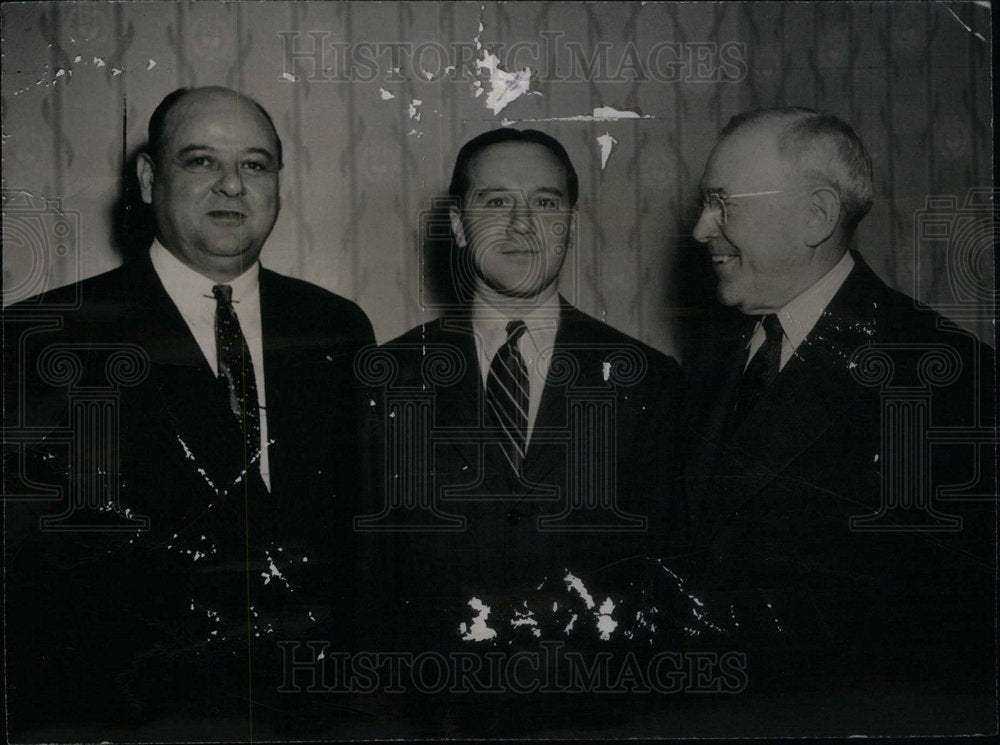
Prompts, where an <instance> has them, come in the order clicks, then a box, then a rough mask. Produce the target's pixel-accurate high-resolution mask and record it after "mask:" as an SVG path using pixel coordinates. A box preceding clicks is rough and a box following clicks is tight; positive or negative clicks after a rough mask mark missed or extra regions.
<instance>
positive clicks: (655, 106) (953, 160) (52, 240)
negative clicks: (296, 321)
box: [2, 2, 995, 353]
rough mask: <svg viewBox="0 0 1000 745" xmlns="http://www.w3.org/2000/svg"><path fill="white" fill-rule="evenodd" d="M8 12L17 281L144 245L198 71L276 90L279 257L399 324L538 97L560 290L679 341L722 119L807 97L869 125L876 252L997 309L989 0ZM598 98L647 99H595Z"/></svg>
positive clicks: (954, 307) (946, 307)
mask: <svg viewBox="0 0 1000 745" xmlns="http://www.w3.org/2000/svg"><path fill="white" fill-rule="evenodd" d="M2 14H3V17H2V22H3V27H2V33H3V86H2V107H3V144H4V147H3V187H4V235H3V238H4V302H5V304H6V303H9V302H12V301H14V300H17V299H22V298H24V297H27V296H28V295H31V294H34V293H35V292H37V291H40V290H42V289H46V288H49V287H54V286H58V285H61V284H65V283H67V282H70V281H73V280H74V279H76V278H78V277H81V276H90V275H93V274H96V273H98V272H101V271H104V270H107V269H110V268H112V267H114V266H115V265H116V264H118V263H120V261H121V260H122V253H123V252H124V251H127V250H129V245H130V244H134V243H136V242H137V240H138V239H136V238H135V237H134V234H133V233H124V232H123V229H122V224H123V218H122V216H123V214H125V212H124V205H123V202H122V200H121V198H120V197H121V194H122V190H123V187H124V185H125V184H126V183H127V181H128V179H127V178H126V171H127V169H126V166H127V164H128V163H129V159H130V157H132V156H133V154H134V152H135V150H136V149H137V148H138V147H140V146H141V145H142V143H143V140H144V137H145V127H146V123H147V120H148V117H149V115H150V113H151V112H152V110H153V108H154V107H155V106H156V104H157V103H158V102H159V100H160V99H161V98H162V97H163V96H164V95H165V94H166V93H168V92H169V91H171V90H173V89H174V88H177V87H180V86H190V85H206V84H220V85H226V86H231V87H234V88H237V89H239V90H241V91H244V92H245V93H247V94H248V95H250V96H253V97H255V98H257V99H258V100H259V101H260V102H261V103H263V104H264V106H265V107H266V108H268V109H269V111H270V112H271V114H272V116H273V118H274V120H275V123H276V125H277V127H278V130H279V134H280V135H281V137H282V140H283V142H284V149H285V168H284V171H283V172H282V184H281V189H282V199H283V206H282V212H281V215H280V217H279V219H278V223H277V225H276V227H275V230H274V232H273V233H272V235H271V238H270V240H269V242H268V244H267V246H266V247H265V250H264V254H263V258H262V260H263V262H264V263H265V265H266V266H269V267H271V268H273V269H277V270H279V271H283V272H286V273H289V274H292V275H295V276H298V277H303V278H306V279H308V280H310V281H312V282H315V283H317V284H320V285H322V286H324V287H326V288H329V289H331V290H333V291H335V292H338V293H340V294H342V295H345V296H347V297H350V298H352V299H354V300H356V301H357V302H358V303H360V305H361V306H362V307H363V308H364V309H365V311H367V313H368V314H369V316H370V317H371V319H372V322H373V323H374V325H375V330H376V333H377V335H378V338H379V340H380V341H384V340H387V339H389V338H392V337H393V336H395V335H397V334H399V333H401V332H402V331H404V330H406V329H407V328H409V327H411V326H413V325H414V324H416V323H418V322H419V321H421V320H425V319H428V318H431V317H433V316H435V315H436V311H435V310H434V309H433V307H428V305H429V303H430V301H431V299H432V297H431V295H429V294H428V293H427V292H426V291H425V289H426V288H425V283H424V282H423V280H422V276H423V274H424V269H425V268H426V267H427V266H428V261H427V256H426V251H427V250H428V249H427V247H426V245H425V241H424V240H422V237H421V236H422V234H423V233H424V232H425V231H426V230H427V229H430V228H432V227H433V226H434V224H435V223H434V220H433V214H434V212H433V210H432V207H433V205H434V198H435V197H436V196H439V195H440V194H441V193H442V192H443V191H444V190H445V189H446V187H447V181H448V178H449V176H450V170H451V167H452V164H453V162H454V157H455V153H456V152H457V149H458V148H459V147H460V146H461V144H462V143H464V142H465V141H466V140H468V139H469V138H471V137H473V136H475V135H476V134H478V133H480V132H482V131H484V130H487V129H490V128H493V127H496V126H499V125H500V124H501V122H505V123H507V122H516V123H519V124H516V125H515V126H532V127H535V128H539V129H543V130H545V131H547V132H549V133H551V134H553V135H554V136H556V137H557V138H559V139H560V140H561V141H562V142H563V143H564V144H565V146H566V147H567V149H568V151H569V152H570V155H571V157H572V158H573V160H574V162H575V163H576V166H577V169H578V171H579V173H580V182H581V199H580V203H579V209H580V223H579V232H578V236H579V238H578V244H577V246H576V250H575V255H574V256H573V260H571V261H569V262H567V266H566V268H565V270H564V275H563V278H562V284H561V289H562V291H563V292H564V293H565V294H566V295H567V296H568V297H569V298H570V299H571V300H573V301H574V302H576V303H577V304H578V305H579V306H580V307H581V308H582V309H583V310H585V311H587V312H589V313H591V314H593V315H596V316H599V317H603V318H605V319H606V320H607V321H608V322H609V323H611V324H612V325H614V326H616V327H618V328H620V329H622V330H624V331H626V332H628V333H631V334H633V335H636V336H638V337H639V338H641V339H643V340H645V341H647V342H649V343H651V344H653V345H654V346H656V347H658V348H660V349H663V350H665V351H668V352H674V353H676V352H677V351H678V349H679V345H680V340H681V338H682V336H683V329H684V327H685V324H686V322H687V321H689V320H691V319H692V318H694V317H696V316H697V315H698V313H699V312H700V311H699V307H700V306H699V304H700V302H701V300H702V295H703V291H704V284H705V282H704V277H705V271H704V266H703V262H702V261H701V260H700V255H701V254H700V252H699V250H698V247H697V245H696V244H694V243H693V242H692V241H691V239H690V237H689V236H690V231H691V228H692V227H693V225H694V221H695V219H696V217H697V206H696V197H697V183H698V179H699V178H700V175H701V171H702V166H703V164H704V161H705V159H706V157H707V155H708V153H709V151H710V149H711V146H712V144H713V141H714V137H715V134H716V132H717V131H718V129H719V128H720V127H721V126H722V125H723V124H724V123H725V122H726V121H727V120H728V118H729V117H730V116H731V115H732V114H734V113H737V112H739V111H741V110H744V109H748V108H755V107H759V106H778V105H792V104H794V105H805V106H810V107H815V108H821V109H825V110H829V111H832V112H834V113H836V114H839V115H841V116H843V117H845V118H846V119H847V120H848V121H850V122H851V123H853V124H854V126H855V127H856V128H857V129H858V131H859V132H860V134H861V135H862V137H863V138H864V139H865V140H866V142H867V143H868V145H869V146H870V148H871V151H872V154H873V157H874V161H875V170H876V202H875V206H874V208H873V210H872V212H871V214H870V215H869V217H868V218H866V220H865V221H864V222H863V223H862V226H861V229H860V231H859V235H858V239H857V246H858V248H859V250H861V251H862V253H863V254H864V255H865V256H866V257H867V259H868V260H869V262H870V263H871V264H872V266H873V267H874V269H875V270H876V271H877V272H878V273H879V274H880V275H881V276H882V277H883V278H885V279H886V280H887V281H888V282H889V283H890V284H892V285H894V286H895V287H897V288H899V289H901V290H903V291H905V292H908V293H910V294H916V295H917V296H919V297H920V298H921V299H923V300H924V301H926V302H929V303H931V304H933V305H935V306H937V307H939V308H941V309H942V310H943V311H944V312H945V313H947V314H949V315H952V316H953V317H955V318H957V319H960V321H961V322H962V323H963V324H964V325H966V326H967V327H969V328H972V329H974V330H975V331H976V332H977V333H979V334H980V335H981V336H982V337H983V338H988V337H989V336H990V335H991V333H992V332H991V327H990V325H989V318H990V317H991V316H992V305H991V304H992V302H993V289H992V288H993V275H992V269H993V263H992V262H993V245H994V242H995V220H994V218H993V217H992V211H991V210H992V202H991V199H992V186H993V183H992V131H991V111H992V106H991V87H990V73H989V70H990V64H991V60H990V48H991V47H990V11H989V10H988V9H987V8H984V7H981V4H977V3H971V2H969V3H962V2H952V3H947V4H945V3H926V4H925V3H921V2H912V3H911V2H907V3H903V2H900V3H882V2H853V3H842V2H826V3H824V2H817V3H791V2H789V3H765V4H741V3H724V4H712V3H687V4H675V3H637V2H636V3H592V4H584V3H505V4H501V3H495V2H486V3H478V2H474V3H451V2H443V3H430V2H428V3H403V2H397V3H391V2H389V3H366V2H337V3H320V2H271V3H187V2H178V3H173V2H143V3H103V2H101V3H85V2H79V3H54V2H49V3H24V4H19V3H5V4H4V5H3V8H2ZM491 55H493V56H491ZM491 60H495V61H497V62H498V63H499V71H498V72H496V73H493V76H494V77H493V79H491V77H490V75H491V73H490V70H489V67H488V66H489V64H490V61H491ZM477 62H478V63H480V64H481V65H485V67H477ZM525 68H528V70H529V72H523V71H524V69H525ZM518 71H522V72H521V74H518ZM504 81H507V82H506V83H504ZM504 85H508V86H510V94H509V96H508V98H510V99H511V100H509V101H508V102H506V105H504V106H502V108H498V107H499V106H500V105H501V104H503V103H504V101H500V102H496V101H494V100H493V99H495V98H496V97H497V96H498V95H499V93H500V92H501V91H502V90H503V86H504ZM515 94H517V95H515ZM491 102H492V103H493V104H494V105H493V108H489V107H488V104H490V103H491ZM601 107H610V108H611V109H614V110H616V111H618V112H630V114H628V115H626V117H622V115H618V117H619V118H615V119H604V120H596V121H595V120H594V116H593V114H594V110H595V109H598V108H601ZM605 135H607V137H605ZM608 147H610V152H602V149H604V150H606V149H607V148H608ZM602 161H606V162H602Z"/></svg>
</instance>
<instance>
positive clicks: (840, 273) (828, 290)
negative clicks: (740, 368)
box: [777, 251, 854, 350]
mask: <svg viewBox="0 0 1000 745" xmlns="http://www.w3.org/2000/svg"><path fill="white" fill-rule="evenodd" d="M853 268H854V259H853V258H852V257H851V252H850V251H847V252H845V253H844V255H843V257H842V258H841V259H840V261H838V262H837V263H836V264H835V265H834V267H833V268H832V269H831V270H830V271H828V272H827V273H826V274H824V275H823V276H822V277H821V278H820V280H819V281H818V282H816V283H815V284H814V285H813V286H812V287H810V288H809V289H807V290H806V291H805V292H802V293H801V294H799V295H798V296H796V297H795V298H793V299H792V300H791V301H790V302H789V303H788V304H787V305H785V306H784V307H783V308H782V309H781V310H779V311H778V313H777V315H778V320H779V321H781V329H782V331H784V332H785V336H786V337H787V338H788V341H789V343H790V344H791V347H792V349H793V350H795V349H798V348H799V345H800V344H801V343H802V342H803V341H805V338H806V337H807V336H808V335H809V332H810V331H812V330H813V328H814V327H815V326H816V323H817V322H818V321H819V319H820V316H822V315H823V311H824V310H825V309H826V306H827V305H829V304H830V301H831V300H833V296H834V295H836V294H837V290H839V289H840V286H841V285H842V284H844V280H846V279H847V275H848V274H850V273H851V269H853Z"/></svg>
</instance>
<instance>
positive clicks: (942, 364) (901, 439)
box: [684, 108, 995, 691]
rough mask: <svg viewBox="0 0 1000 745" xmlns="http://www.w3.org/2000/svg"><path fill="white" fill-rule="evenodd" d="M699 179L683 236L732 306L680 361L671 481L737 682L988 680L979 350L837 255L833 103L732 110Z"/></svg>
mask: <svg viewBox="0 0 1000 745" xmlns="http://www.w3.org/2000/svg"><path fill="white" fill-rule="evenodd" d="M701 190H702V196H703V200H704V202H703V209H702V212H701V215H700V217H699V219H698V222H697V224H696V225H695V228H694V237H695V239H697V240H698V241H699V242H701V243H703V244H704V245H705V246H706V248H707V249H708V253H709V258H710V260H711V262H712V267H713V269H714V272H715V275H716V277H717V279H718V288H717V297H718V300H719V302H720V303H721V304H722V305H724V306H731V307H735V308H736V309H738V310H739V311H740V313H741V316H740V317H741V318H742V321H743V322H742V324H741V326H740V328H738V329H735V330H733V331H731V332H717V333H714V334H710V335H707V336H706V338H705V342H704V344H703V346H702V348H701V349H700V350H699V351H698V353H697V355H696V359H695V360H693V362H692V364H691V367H690V369H689V379H690V381H691V383H690V386H689V391H688V401H687V407H688V416H687V420H686V421H687V423H688V425H687V434H688V437H686V438H685V440H684V442H685V444H686V446H687V453H686V465H685V483H686V486H687V490H688V499H689V504H690V511H691V515H692V521H693V532H694V540H695V544H696V546H697V548H698V550H697V552H696V555H695V557H694V564H695V567H696V568H697V569H698V571H699V573H700V576H701V584H702V587H703V589H704V591H705V593H706V598H705V599H706V603H708V604H709V605H710V606H713V605H714V607H725V608H729V609H731V611H730V614H729V615H730V619H729V625H730V627H731V629H732V630H733V631H734V633H736V634H737V638H738V639H740V640H741V644H743V645H744V646H743V648H744V649H745V650H746V651H748V652H749V679H750V681H751V687H754V686H760V685H762V684H763V685H765V686H767V685H776V684H777V685H782V684H786V685H787V686H788V687H789V688H792V687H794V688H795V689H796V690H804V689H806V688H807V687H808V686H809V685H822V686H823V687H825V688H826V689H827V690H829V686H832V685H836V683H835V681H853V682H854V683H856V682H857V681H858V680H864V681H865V682H866V684H869V685H876V686H890V688H891V689H892V690H899V688H898V687H899V686H905V690H908V691H909V690H919V689H923V688H924V687H926V688H927V689H929V688H930V687H931V686H933V685H940V684H942V681H945V682H946V684H947V685H948V686H949V688H950V689H952V690H957V689H958V688H961V687H962V686H965V685H974V684H975V683H974V682H975V681H986V680H995V676H993V675H992V673H991V671H990V670H989V669H987V668H989V667H990V665H992V661H993V660H994V659H995V658H994V653H993V640H992V639H993V631H994V628H995V622H994V619H993V615H992V612H991V609H992V598H993V591H992V589H991V588H992V579H993V576H994V575H993V572H994V567H995V562H994V560H993V556H994V554H993V551H992V548H993V535H994V534H993V532H992V527H993V525H994V523H995V502H993V501H990V500H991V495H992V494H993V493H995V488H994V486H993V480H992V477H991V475H990V474H991V473H992V471H991V467H992V466H991V464H992V457H993V454H992V451H991V450H990V448H989V446H988V444H984V445H977V443H976V439H977V437H978V438H979V439H980V440H982V439H984V438H983V437H981V436H980V435H982V434H983V433H989V432H990V430H991V427H992V400H991V398H992V393H991V389H992V370H993V352H992V350H990V349H989V348H988V347H986V346H984V345H982V344H980V343H979V342H978V341H977V340H976V339H975V338H973V337H972V336H971V335H970V334H968V333H966V332H963V331H961V330H960V329H958V328H957V327H956V326H954V325H953V324H951V323H950V322H948V321H947V320H946V319H944V318H943V317H941V316H940V315H938V314H937V313H935V312H934V311H932V310H930V309H928V308H926V307H923V306H920V305H919V304H918V303H916V302H915V301H914V300H913V299H911V298H909V297H907V296H905V295H902V294H900V293H899V292H896V291H894V290H893V289H890V288H889V287H888V286H887V285H886V284H885V283H884V282H883V281H882V280H881V279H879V278H878V277H877V276H876V275H875V273H874V272H873V271H872V270H871V269H870V268H869V267H868V265H867V264H866V263H865V261H864V260H863V259H862V258H861V255H860V254H858V253H857V252H855V251H850V250H848V246H849V244H850V242H851V240H852V238H853V236H854V233H855V229H856V227H857V225H858V223H859V222H860V221H861V219H862V218H863V217H864V216H865V214H866V213H867V212H868V210H869V208H870V207H871V205H872V201H873V185H872V166H871V159H870V157H869V155H868V153H867V152H866V149H865V147H864V145H863V144H862V142H861V140H860V139H859V138H858V136H857V134H856V133H855V132H854V130H853V129H852V128H851V127H850V126H849V125H848V124H847V123H845V122H843V121H842V120H840V119H838V118H837V117H835V116H831V115H822V114H818V113H816V112H814V111H810V110H808V109H800V108H788V109H774V110H762V111H754V112H749V113H745V114H740V115H738V116H735V117H733V119H732V120H731V121H730V122H729V124H728V125H727V126H726V127H725V128H724V129H723V130H722V133H721V136H720V139H719V142H718V143H717V145H716V146H715V149H714V150H713V151H712V153H711V155H710V157H709V160H708V164H707V166H706V168H705V173H704V176H703V178H702V182H701ZM931 425H932V426H933V427H935V428H938V427H947V428H949V429H950V431H951V432H952V433H953V434H954V437H951V439H950V440H949V442H948V443H947V444H934V445H933V446H932V445H931V444H930V439H929V435H928V434H927V432H928V426H931ZM977 433H979V434H977ZM985 439H988V438H985ZM945 489H947V490H948V491H949V493H950V494H952V495H954V500H953V501H944V500H939V499H938V497H939V496H940V495H941V491H942V490H945ZM977 499H978V501H977ZM709 599H711V601H710V600H709ZM977 663H978V664H977ZM819 681H823V683H822V684H820V682H819ZM852 687H853V686H852ZM981 690H986V689H985V688H982V689H981Z"/></svg>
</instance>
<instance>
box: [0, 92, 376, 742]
mask: <svg viewBox="0 0 1000 745" xmlns="http://www.w3.org/2000/svg"><path fill="white" fill-rule="evenodd" d="M281 166H282V161H281V142H280V139H279V138H278V135H277V132H276V131H275V129H274V125H273V123H272V121H271V118H270V117H269V116H268V115H267V113H266V112H265V111H264V109H263V108H262V107H261V106H260V105H259V104H257V103H256V102H255V101H252V100H251V99H249V98H247V97H246V96H243V95H241V94H239V93H237V92H235V91H232V90H229V89H225V88H216V87H210V88H194V89H185V90H180V91H176V92H174V93H172V94H170V95H169V96H167V98H166V99H164V102H163V103H162V104H161V105H160V107H159V108H158V109H157V110H156V113H155V114H154V116H153V118H152V120H151V122H150V131H149V146H148V149H147V151H146V152H145V153H142V154H140V156H139V159H138V164H137V168H138V179H139V184H140V188H141V194H142V199H143V201H144V202H146V203H147V204H149V205H151V207H152V211H153V214H154V217H155V221H156V240H155V241H154V242H153V245H152V246H151V247H150V248H149V250H148V251H147V252H145V253H143V254H142V255H141V256H139V257H138V258H137V259H135V260H133V261H129V262H126V264H125V265H124V266H122V267H121V268H119V269H115V270H114V271H111V272H108V273H106V274H102V275H100V276H97V277H94V278H91V279H87V280H84V281H83V282H80V283H78V284H76V285H72V286H68V287H64V288H60V289H57V290H53V291H51V292H48V293H46V294H44V295H42V296H39V297H36V298H32V299H30V300H27V301H25V302H23V303H20V304H19V305H18V306H15V307H13V308H8V309H6V311H5V321H6V326H7V331H8V334H7V335H6V336H7V338H6V339H5V341H6V343H7V348H6V350H5V362H6V363H7V365H8V367H7V376H6V385H7V386H8V387H7V390H6V396H5V398H6V404H7V408H8V411H7V412H6V413H7V414H8V416H9V417H10V421H17V422H25V423H28V424H30V425H31V426H32V427H34V428H35V429H36V430H37V432H38V433H39V439H38V440H36V441H35V442H34V444H31V445H26V446H25V447H24V448H23V449H21V450H18V451H12V452H11V453H5V457H6V456H7V455H10V459H9V460H7V464H8V466H10V467H8V468H6V469H5V470H6V472H7V475H8V476H10V477H11V478H17V477H19V478H20V480H21V482H22V485H24V484H28V485H35V486H36V487H38V486H39V485H40V486H41V487H42V488H47V489H52V488H53V487H55V488H56V489H58V490H59V491H56V492H55V493H56V494H58V495H59V496H60V497H61V499H62V505H60V504H59V502H51V501H39V500H37V499H36V500H33V501H20V502H11V503H9V504H8V513H7V515H8V521H7V539H8V540H7V546H8V566H7V580H8V585H7V588H6V589H7V591H8V592H7V598H8V602H7V610H8V616H7V620H8V628H7V630H8V647H7V648H8V651H9V653H10V655H9V660H8V662H9V663H11V664H9V666H8V673H9V676H10V677H9V678H8V679H9V680H10V681H12V690H13V695H12V696H11V698H10V699H9V702H10V717H11V719H10V721H11V723H12V725H13V729H12V731H16V732H18V733H22V734H27V733H30V732H36V733H37V732H51V733H58V734H59V736H64V735H65V734H67V733H69V734H71V735H75V736H77V737H74V739H78V738H79V737H83V739H90V735H87V734H86V733H88V732H104V731H106V728H107V727H108V726H109V725H116V726H118V725H121V726H126V725H128V726H136V727H140V728H144V727H145V728H149V727H151V728H152V729H140V730H139V731H142V732H146V733H147V734H148V735H149V736H150V737H153V738H154V739H160V738H165V739H175V738H176V737H177V736H178V734H177V733H178V732H179V733H180V736H181V737H195V738H198V739H201V738H202V737H204V736H210V737H213V738H215V737H217V736H223V737H227V738H231V737H236V738H238V739H245V738H247V737H250V736H251V734H252V732H256V731H258V730H252V727H253V726H254V725H255V724H259V722H260V713H261V712H262V711H263V710H264V708H273V700H270V699H268V697H269V696H273V694H274V691H275V689H277V687H278V686H280V685H281V683H282V681H281V668H280V665H279V664H278V663H279V655H278V649H277V647H276V644H275V643H276V640H279V639H294V638H296V635H297V634H300V633H305V634H308V635H310V637H313V636H316V637H317V638H324V635H326V636H327V638H329V633H328V632H329V628H328V625H329V624H331V623H333V622H334V619H335V618H336V617H337V614H338V613H342V614H343V617H344V618H346V617H347V616H348V615H349V614H348V613H347V612H346V608H347V605H348V604H349V602H350V601H351V598H352V597H353V590H352V589H351V586H350V583H349V582H348V581H347V580H348V578H349V577H350V576H351V567H352V562H353V555H352V554H353V549H352V548H351V545H352V544H351V540H350V538H351V530H350V519H349V518H350V516H351V515H352V514H353V513H354V512H355V510H356V506H355V500H356V497H357V490H358V474H357V472H356V471H357V466H356V463H357V452H356V450H357V444H358V436H357V426H356V422H357V418H356V409H355V401H354V394H353V393H352V391H353V390H354V382H353V381H354V378H353V369H352V361H353V357H354V355H355V353H356V351H357V350H358V349H359V348H360V347H362V346H364V345H366V344H369V343H372V342H373V341H374V338H373V335H372V330H371V325H370V323H369V322H368V319H367V318H366V316H365V314H364V313H363V312H362V311H361V310H360V309H359V308H358V307H357V306H356V305H355V304H354V303H351V302H349V301H347V300H345V299H343V298H340V297H338V296H336V295H333V294H332V293H330V292H327V291H325V290H322V289H320V288H319V287H316V286H314V285H311V284H309V283H307V282H303V281H301V280H297V279H292V278H290V277H285V276H282V275H279V274H276V273H274V272H272V271H269V270H267V269H264V268H263V267H261V265H260V263H259V261H258V257H259V256H260V253H261V251H262V249H263V247H264V243H265V241H266V240H267V238H268V236H269V235H270V233H271V229H272V227H273V226H274V223H275V220H276V219H277V216H278V210H279V184H278V174H279V171H280V169H281ZM74 298H75V299H76V300H75V301H74V302H67V300H68V299H74ZM19 320H23V321H25V323H26V324H27V326H25V327H22V326H18V325H16V324H17V323H18V321H19ZM33 325H35V326H39V328H37V329H31V328H30V327H31V326H33ZM14 331H17V333H16V334H14V333H13V332H14ZM63 373H69V375H68V376H67V375H64V374H63ZM90 399H93V400H94V402H95V403H91V402H90ZM99 406H105V407H106V409H102V411H104V410H106V411H107V416H106V417H105V418H101V419H99V420H93V421H92V419H91V418H89V417H91V413H92V412H93V410H94V407H99ZM88 412H91V413H88ZM67 438H69V440H70V442H71V444H70V445H69V448H68V449H69V452H66V447H65V446H62V447H61V445H60V443H63V442H64V441H65V440H66V439H67ZM10 493H12V492H11V491H10V490H8V494H10ZM60 513H62V514H60ZM335 625H336V624H335ZM337 628H338V633H342V629H343V627H342V626H337ZM264 700H268V701H270V703H267V704H266V705H265V707H263V708H262V707H260V706H258V704H259V703H260V702H261V701H264ZM171 720H178V721H182V722H185V724H178V725H177V727H179V729H178V730H177V731H176V732H175V731H174V730H170V731H167V730H162V731H160V730H157V729H156V726H157V725H156V724H155V723H156V722H157V721H165V722H169V721H171ZM42 727H45V728H46V729H41V728H42ZM92 728H93V729H92ZM99 739H103V738H99Z"/></svg>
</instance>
